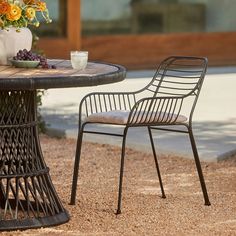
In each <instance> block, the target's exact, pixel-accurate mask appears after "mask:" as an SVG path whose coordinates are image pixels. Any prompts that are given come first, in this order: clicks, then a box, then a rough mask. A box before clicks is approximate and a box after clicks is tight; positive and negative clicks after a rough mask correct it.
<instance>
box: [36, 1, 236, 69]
mask: <svg viewBox="0 0 236 236" xmlns="http://www.w3.org/2000/svg"><path fill="white" fill-rule="evenodd" d="M46 2H47V5H48V8H49V12H50V16H51V18H52V19H53V23H52V24H48V25H45V24H42V25H41V27H39V28H37V29H36V31H35V29H32V30H33V31H35V33H36V34H37V35H38V36H39V37H40V40H39V43H38V46H39V47H40V48H41V49H43V50H44V51H45V53H46V55H47V57H48V58H68V59H69V52H70V51H71V50H75V49H77V50H87V51H89V58H90V60H102V61H109V62H113V63H119V64H122V65H124V66H126V67H127V68H128V69H148V68H150V69H151V68H154V67H156V65H157V64H158V63H159V62H160V61H161V60H162V59H164V58H165V57H167V56H169V55H174V54H175V55H195V56H206V57H208V59H209V64H210V65H212V66H218V65H219V66H227V65H235V64H236V17H235V10H236V1H235V0H224V1H222V0H109V1H108V0H46Z"/></svg>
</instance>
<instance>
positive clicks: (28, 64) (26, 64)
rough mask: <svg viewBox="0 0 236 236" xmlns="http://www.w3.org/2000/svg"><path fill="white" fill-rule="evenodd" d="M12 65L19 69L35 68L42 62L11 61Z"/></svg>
mask: <svg viewBox="0 0 236 236" xmlns="http://www.w3.org/2000/svg"><path fill="white" fill-rule="evenodd" d="M10 62H11V64H12V65H13V66H15V67H18V68H35V67H37V66H38V65H39V62H40V61H23V60H13V59H12V60H10Z"/></svg>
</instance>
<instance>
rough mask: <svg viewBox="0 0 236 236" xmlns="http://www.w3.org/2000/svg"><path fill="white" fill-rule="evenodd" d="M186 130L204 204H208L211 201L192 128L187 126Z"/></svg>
mask: <svg viewBox="0 0 236 236" xmlns="http://www.w3.org/2000/svg"><path fill="white" fill-rule="evenodd" d="M188 131H189V138H190V142H191V145H192V150H193V155H194V159H195V163H196V167H197V171H198V176H199V180H200V183H201V188H202V193H203V196H204V200H205V205H207V206H210V205H211V203H210V201H209V197H208V193H207V188H206V184H205V180H204V177H203V173H202V167H201V163H200V160H199V156H198V151H197V147H196V143H195V140H194V136H193V131H192V128H191V127H188Z"/></svg>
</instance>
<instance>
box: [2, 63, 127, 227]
mask: <svg viewBox="0 0 236 236" xmlns="http://www.w3.org/2000/svg"><path fill="white" fill-rule="evenodd" d="M49 64H53V65H56V69H39V68H35V69H26V68H14V67H11V66H0V145H1V146H0V230H13V229H27V228H37V227H45V226H52V225H58V224H62V223H65V222H67V221H68V220H69V214H68V213H67V211H66V210H65V208H64V207H63V205H62V203H61V201H60V198H59V197H58V195H57V193H56V191H55V188H54V186H53V184H52V181H51V178H50V175H49V168H48V167H47V165H46V163H45V161H44V158H43V155H42V151H41V147H40V141H39V137H38V129H37V124H38V122H37V101H36V94H37V89H49V88H66V87H82V86H95V85H101V84H108V83H114V82H118V81H122V80H123V79H124V78H125V75H126V70H125V68H124V67H122V66H119V65H114V64H108V63H100V62H89V63H88V65H87V67H86V69H84V70H81V71H78V70H74V69H72V67H71V63H70V61H67V60H50V62H49Z"/></svg>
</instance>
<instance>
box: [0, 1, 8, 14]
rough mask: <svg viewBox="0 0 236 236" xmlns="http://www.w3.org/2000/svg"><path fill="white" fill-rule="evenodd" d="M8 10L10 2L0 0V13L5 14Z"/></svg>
mask: <svg viewBox="0 0 236 236" xmlns="http://www.w3.org/2000/svg"><path fill="white" fill-rule="evenodd" d="M9 10H10V4H9V3H7V2H0V14H2V15H5V14H6V13H7V12H8V11H9Z"/></svg>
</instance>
